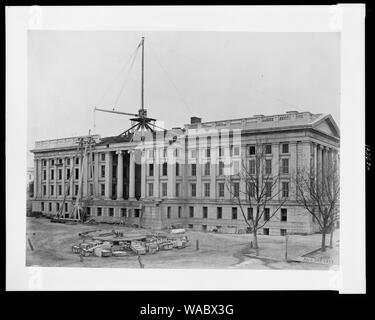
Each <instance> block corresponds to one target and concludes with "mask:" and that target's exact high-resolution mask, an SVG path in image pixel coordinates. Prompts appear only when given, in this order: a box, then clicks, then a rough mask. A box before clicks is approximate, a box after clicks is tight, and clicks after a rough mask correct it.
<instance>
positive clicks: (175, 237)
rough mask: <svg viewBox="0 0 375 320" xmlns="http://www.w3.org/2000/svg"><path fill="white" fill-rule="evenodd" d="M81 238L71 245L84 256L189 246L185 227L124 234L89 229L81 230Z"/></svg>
mask: <svg viewBox="0 0 375 320" xmlns="http://www.w3.org/2000/svg"><path fill="white" fill-rule="evenodd" d="M79 236H80V237H81V238H82V239H83V242H81V243H80V244H78V245H74V246H73V247H72V251H73V253H76V254H81V255H82V256H84V257H88V256H95V257H125V256H130V255H144V254H148V253H149V254H154V253H156V252H158V251H159V250H172V249H174V248H176V249H183V248H186V247H187V246H190V242H189V239H188V237H187V236H186V234H185V229H173V230H171V231H170V232H159V233H152V234H145V235H142V234H129V235H124V233H123V232H121V231H116V230H112V231H111V232H103V231H102V230H100V229H98V230H91V231H86V232H82V233H80V234H79Z"/></svg>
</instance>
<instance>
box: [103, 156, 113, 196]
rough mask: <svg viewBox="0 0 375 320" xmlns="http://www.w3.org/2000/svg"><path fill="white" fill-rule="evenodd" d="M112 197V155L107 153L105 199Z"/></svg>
mask: <svg viewBox="0 0 375 320" xmlns="http://www.w3.org/2000/svg"><path fill="white" fill-rule="evenodd" d="M111 196H112V154H111V152H110V151H107V152H106V154H105V198H106V199H110V198H111Z"/></svg>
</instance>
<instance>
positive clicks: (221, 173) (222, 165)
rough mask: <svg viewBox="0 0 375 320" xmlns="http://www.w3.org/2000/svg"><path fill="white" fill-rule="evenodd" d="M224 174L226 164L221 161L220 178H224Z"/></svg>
mask: <svg viewBox="0 0 375 320" xmlns="http://www.w3.org/2000/svg"><path fill="white" fill-rule="evenodd" d="M223 174H224V162H223V161H219V176H222V175H223Z"/></svg>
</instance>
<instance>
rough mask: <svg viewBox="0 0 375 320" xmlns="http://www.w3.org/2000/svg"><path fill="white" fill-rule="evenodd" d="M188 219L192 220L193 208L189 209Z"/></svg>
mask: <svg viewBox="0 0 375 320" xmlns="http://www.w3.org/2000/svg"><path fill="white" fill-rule="evenodd" d="M189 217H190V218H194V207H189Z"/></svg>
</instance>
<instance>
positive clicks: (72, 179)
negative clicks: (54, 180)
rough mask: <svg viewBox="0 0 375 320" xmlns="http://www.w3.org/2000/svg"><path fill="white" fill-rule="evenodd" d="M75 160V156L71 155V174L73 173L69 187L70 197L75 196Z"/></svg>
mask: <svg viewBox="0 0 375 320" xmlns="http://www.w3.org/2000/svg"><path fill="white" fill-rule="evenodd" d="M74 161H75V158H74V157H70V175H71V178H70V187H69V190H70V192H69V194H70V197H73V196H74Z"/></svg>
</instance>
